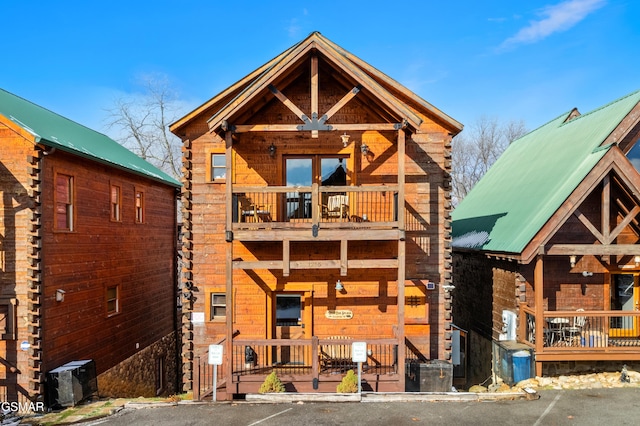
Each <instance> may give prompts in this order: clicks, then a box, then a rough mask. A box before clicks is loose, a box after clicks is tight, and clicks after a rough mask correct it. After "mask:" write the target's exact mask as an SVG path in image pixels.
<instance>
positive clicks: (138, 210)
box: [133, 188, 146, 224]
mask: <svg viewBox="0 0 640 426" xmlns="http://www.w3.org/2000/svg"><path fill="white" fill-rule="evenodd" d="M138 194H140V207H138ZM145 217H146V212H145V196H144V190H142V189H139V188H134V191H133V218H134V219H133V220H134V222H135V223H137V224H142V223H144V221H145Z"/></svg>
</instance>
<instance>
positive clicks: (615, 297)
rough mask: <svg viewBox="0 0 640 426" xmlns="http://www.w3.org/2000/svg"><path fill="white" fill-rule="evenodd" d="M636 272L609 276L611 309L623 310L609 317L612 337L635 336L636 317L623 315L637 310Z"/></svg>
mask: <svg viewBox="0 0 640 426" xmlns="http://www.w3.org/2000/svg"><path fill="white" fill-rule="evenodd" d="M639 293H640V292H639V291H638V274H637V273H635V274H613V275H612V276H611V310H613V311H623V312H621V315H620V316H614V317H612V318H611V323H610V330H609V334H610V336H612V337H637V336H638V317H637V316H631V315H625V314H624V313H626V312H629V313H630V312H636V311H638V306H639V305H638V302H639V301H640V299H639Z"/></svg>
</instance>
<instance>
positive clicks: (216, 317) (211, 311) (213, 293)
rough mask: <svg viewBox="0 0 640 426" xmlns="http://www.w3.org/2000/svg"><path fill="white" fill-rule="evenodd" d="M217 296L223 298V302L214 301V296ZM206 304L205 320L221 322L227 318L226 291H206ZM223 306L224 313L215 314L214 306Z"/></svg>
mask: <svg viewBox="0 0 640 426" xmlns="http://www.w3.org/2000/svg"><path fill="white" fill-rule="evenodd" d="M216 296H219V297H222V298H223V299H224V303H214V297H216ZM208 301H209V303H208V304H207V311H208V312H207V320H208V321H209V322H223V321H225V320H226V318H227V293H226V292H224V291H210V292H208ZM220 307H223V308H224V315H215V311H216V309H215V308H220Z"/></svg>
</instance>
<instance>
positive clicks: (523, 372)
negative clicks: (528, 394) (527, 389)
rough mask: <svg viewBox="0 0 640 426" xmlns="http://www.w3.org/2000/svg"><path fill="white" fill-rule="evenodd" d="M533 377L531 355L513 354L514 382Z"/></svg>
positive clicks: (523, 352) (524, 353) (525, 353)
mask: <svg viewBox="0 0 640 426" xmlns="http://www.w3.org/2000/svg"><path fill="white" fill-rule="evenodd" d="M530 377H531V354H530V353H529V351H518V352H515V353H514V354H513V381H514V383H518V382H520V381H522V380H526V379H528V378H530Z"/></svg>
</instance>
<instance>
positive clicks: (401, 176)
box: [398, 129, 406, 392]
mask: <svg viewBox="0 0 640 426" xmlns="http://www.w3.org/2000/svg"><path fill="white" fill-rule="evenodd" d="M404 156H405V134H404V129H400V130H398V231H399V232H400V238H399V239H398V379H399V385H398V386H399V387H400V391H402V392H404V390H405V383H404V370H405V352H406V351H405V348H406V345H405V337H404V280H405V278H406V270H405V267H406V265H405V262H406V256H405V254H406V242H405V236H404V231H405V229H404V184H405V164H404V163H405V158H404Z"/></svg>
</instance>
